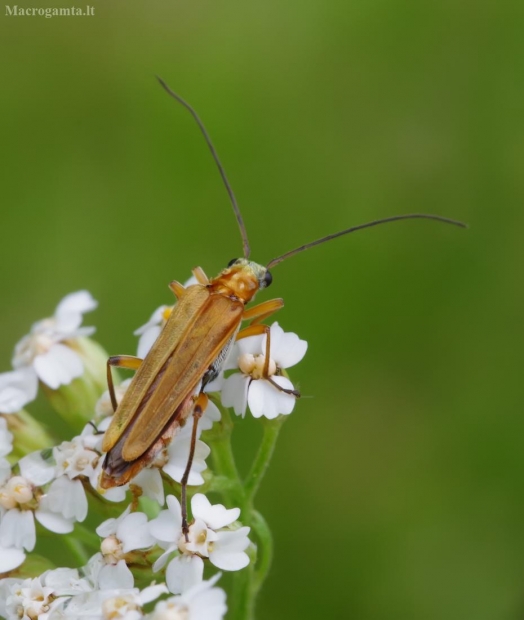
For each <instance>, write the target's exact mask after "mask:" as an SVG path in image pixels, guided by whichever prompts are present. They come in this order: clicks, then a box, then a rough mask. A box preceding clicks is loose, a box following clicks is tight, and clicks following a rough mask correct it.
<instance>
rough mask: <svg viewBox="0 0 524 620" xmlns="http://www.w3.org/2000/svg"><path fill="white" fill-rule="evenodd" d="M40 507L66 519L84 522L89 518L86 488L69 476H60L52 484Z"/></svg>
mask: <svg viewBox="0 0 524 620" xmlns="http://www.w3.org/2000/svg"><path fill="white" fill-rule="evenodd" d="M40 505H41V507H42V509H43V510H45V511H46V512H47V511H51V512H57V513H59V514H61V515H62V516H63V517H65V518H66V519H75V520H76V521H83V520H84V519H85V518H86V516H87V498H86V494H85V491H84V487H83V486H82V483H81V482H80V480H70V479H69V478H68V477H67V476H60V478H57V479H56V480H54V481H53V482H52V483H51V486H50V487H49V490H48V492H47V494H46V495H45V496H44V497H43V498H42V499H41V501H40Z"/></svg>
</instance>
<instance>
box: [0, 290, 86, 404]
mask: <svg viewBox="0 0 524 620" xmlns="http://www.w3.org/2000/svg"><path fill="white" fill-rule="evenodd" d="M96 306H97V302H96V301H95V300H94V299H93V297H92V296H91V294H90V293H88V292H87V291H78V292H77V293H71V294H70V295H67V296H66V297H64V299H62V301H61V302H60V303H59V304H58V306H57V308H56V310H55V313H54V315H53V316H52V317H50V318H48V319H43V320H42V321H38V322H37V323H35V324H34V325H33V326H32V328H31V331H30V333H29V334H28V335H27V336H24V337H23V338H22V339H21V340H20V341H19V342H18V344H17V345H16V346H15V351H14V355H13V360H12V361H13V368H14V369H15V370H14V371H10V372H5V373H2V374H0V412H1V413H15V412H17V411H20V409H22V407H24V406H25V405H26V404H27V403H29V402H31V401H32V400H34V399H35V397H36V393H37V389H38V380H40V381H42V383H44V384H45V385H47V386H48V387H49V388H51V389H53V390H56V389H58V388H59V387H60V386H61V385H67V384H69V383H71V381H73V379H76V378H77V377H80V376H81V375H82V373H83V372H84V364H83V362H82V358H81V356H80V355H79V353H78V352H77V351H76V350H75V348H74V346H72V345H73V344H74V342H75V340H76V339H78V338H81V337H83V336H89V335H91V334H92V333H93V332H94V331H95V328H94V327H81V323H82V317H83V314H84V313H85V312H89V311H90V310H94V309H95V308H96Z"/></svg>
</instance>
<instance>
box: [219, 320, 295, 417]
mask: <svg viewBox="0 0 524 620" xmlns="http://www.w3.org/2000/svg"><path fill="white" fill-rule="evenodd" d="M270 330H271V331H270V335H271V351H270V355H271V358H270V360H269V366H268V374H269V379H270V381H269V380H266V379H264V378H263V376H262V374H263V368H264V364H265V362H266V338H265V336H264V335H261V336H250V337H249V338H244V339H242V340H239V341H238V342H236V343H235V346H234V350H233V352H232V353H231V355H230V356H229V359H228V363H227V368H228V369H231V368H237V369H239V370H240V371H241V372H240V373H235V374H233V375H231V376H230V377H228V378H227V379H225V381H224V385H223V388H222V404H223V405H224V406H225V407H233V408H234V410H235V413H236V414H237V415H241V416H244V415H245V413H246V407H247V405H249V409H250V411H251V413H252V414H253V417H255V418H260V417H261V416H265V417H266V418H268V419H270V420H272V419H274V418H276V417H277V416H278V415H279V414H284V415H288V414H289V413H291V412H292V411H293V407H294V406H295V401H296V398H295V396H293V394H286V393H285V392H282V391H281V390H279V389H278V388H276V387H275V386H274V385H273V384H272V383H271V382H274V383H276V384H278V385H279V386H280V387H281V388H284V389H286V390H293V384H292V383H291V381H290V380H289V379H288V378H287V377H283V376H282V375H280V374H279V373H280V371H281V370H282V369H284V368H290V367H291V366H294V365H295V364H297V363H298V362H300V360H301V359H302V358H303V357H304V355H305V354H306V350H307V342H306V341H305V340H300V338H299V337H298V336H297V335H296V334H294V333H291V332H289V333H286V332H284V330H283V329H282V328H281V327H280V326H279V325H278V323H273V325H271V328H270Z"/></svg>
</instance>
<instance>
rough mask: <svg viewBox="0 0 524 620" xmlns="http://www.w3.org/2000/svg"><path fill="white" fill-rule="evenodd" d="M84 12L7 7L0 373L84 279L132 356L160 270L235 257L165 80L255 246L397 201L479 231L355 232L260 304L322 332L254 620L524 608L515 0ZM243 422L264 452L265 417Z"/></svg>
mask: <svg viewBox="0 0 524 620" xmlns="http://www.w3.org/2000/svg"><path fill="white" fill-rule="evenodd" d="M90 2H91V4H93V0H90ZM45 5H46V6H68V2H67V0H65V1H64V2H61V3H59V4H56V3H53V2H52V1H51V0H48V1H47V2H46V3H45ZM76 5H77V6H83V5H82V4H80V3H76ZM19 6H25V7H27V6H43V0H42V2H30V0H24V1H23V2H20V3H19ZM94 6H95V16H94V17H84V18H67V17H63V18H55V19H44V18H38V17H32V18H31V17H18V18H15V17H6V16H5V15H4V14H2V17H1V18H0V29H1V33H0V54H1V58H2V63H1V68H0V75H1V83H2V95H1V97H0V131H1V143H2V155H3V156H2V166H1V179H2V181H1V187H2V202H1V220H0V222H1V235H2V243H1V244H0V270H1V279H0V286H1V290H2V304H1V305H0V324H1V330H2V338H1V343H0V354H1V360H2V362H1V368H2V370H7V369H8V367H9V363H10V356H11V351H12V347H13V346H14V344H15V342H16V341H17V340H18V339H19V337H21V336H22V335H23V334H24V333H26V332H27V330H28V327H29V325H30V324H31V323H32V322H33V321H34V320H36V319H39V318H42V317H44V316H48V315H50V314H52V311H53V309H54V307H55V305H56V304H57V302H58V301H59V300H60V299H61V298H62V297H63V296H64V295H65V294H66V293H68V292H71V291H75V290H78V289H80V288H87V289H89V290H90V291H91V292H92V293H93V295H94V296H95V297H96V298H97V299H98V300H99V302H100V307H99V309H98V310H97V311H96V313H95V314H93V315H90V316H89V317H88V320H87V321H86V323H87V324H96V326H97V329H98V332H97V338H98V340H99V341H100V342H101V343H102V344H103V345H104V346H105V347H106V349H107V350H108V351H109V352H110V353H111V354H117V353H134V352H135V346H136V339H135V338H134V337H133V335H132V331H133V330H134V329H135V328H136V327H138V326H139V325H141V324H142V323H144V322H145V320H146V319H147V318H148V317H149V315H150V313H151V312H152V311H153V309H154V308H156V307H157V306H158V305H160V304H162V303H170V302H171V300H172V295H171V293H170V291H169V290H168V289H167V284H168V282H170V281H171V280H172V279H174V278H177V279H179V280H184V279H185V278H186V277H188V275H189V271H190V269H191V268H192V267H193V266H195V265H201V266H202V267H203V268H204V269H205V271H206V272H208V273H209V274H215V273H217V272H218V271H219V270H220V269H221V268H222V267H223V266H224V265H225V263H227V261H228V260H229V259H231V258H233V257H235V256H238V255H239V254H240V253H241V244H240V239H239V234H238V231H237V229H236V225H235V221H234V218H233V216H232V213H231V209H230V207H229V204H228V201H227V197H226V194H225V191H224V189H223V187H222V186H221V183H220V179H219V176H218V174H217V171H216V170H215V168H214V164H213V162H212V160H211V158H210V156H209V153H208V152H207V150H206V147H205V145H204V143H203V141H202V138H201V136H200V135H199V134H198V131H197V129H196V128H195V126H194V124H193V122H192V120H191V119H190V117H189V115H188V114H187V113H186V112H185V111H184V110H183V109H182V108H180V107H178V106H177V105H176V104H175V103H174V102H173V101H171V100H170V99H169V98H168V97H167V96H166V95H165V94H164V93H163V92H162V90H161V89H160V87H159V86H158V85H157V84H156V82H155V80H154V75H155V74H159V75H161V76H162V77H163V78H164V79H165V80H167V81H168V83H169V84H170V85H171V86H172V87H173V88H174V89H176V90H177V91H178V92H179V93H180V94H182V95H183V96H184V97H186V98H187V99H188V100H189V101H190V102H191V103H192V104H193V105H194V106H195V107H196V109H197V110H198V111H199V113H200V115H201V116H202V118H203V119H204V121H205V123H206V125H207V126H208V129H209V131H210V133H211V135H212V137H213V139H214V141H215V144H216V146H217V149H218V151H219V153H220V155H221V157H222V160H223V163H224V165H225V167H226V170H227V171H228V174H229V177H230V180H231V182H232V185H233V187H234V189H235V192H236V194H237V197H238V200H239V202H240V204H241V206H242V209H243V214H244V218H245V220H246V223H247V226H248V231H249V235H250V239H251V243H252V247H253V258H254V259H255V260H259V261H261V262H267V261H268V260H269V259H271V258H272V257H274V256H277V255H279V254H280V253H282V252H284V251H286V250H288V249H290V248H293V247H295V246H297V245H300V244H302V243H304V242H306V241H308V240H311V239H314V238H316V237H318V236H321V235H324V234H328V233H331V232H334V231H337V230H339V229H342V228H345V227H347V226H350V225H352V224H359V223H362V222H365V221H367V220H370V219H374V218H377V217H384V216H389V215H393V214H397V213H409V212H416V211H423V212H429V213H438V214H442V215H447V216H450V217H455V218H457V219H463V220H465V221H467V222H469V223H470V226H471V227H470V230H468V231H462V230H459V229H455V228H452V227H446V226H444V225H440V224H437V223H433V222H404V223H398V224H392V225H390V226H384V227H381V228H377V229H374V230H369V231H364V232H360V233H358V234H355V235H353V236H351V237H349V238H345V239H340V240H338V241H336V242H333V243H332V244H328V245H326V246H324V247H321V248H316V249H314V250H312V251H311V252H308V253H306V254H302V255H301V256H297V257H295V258H293V259H292V260H290V261H289V262H288V263H283V264H282V265H279V266H278V267H276V268H275V270H274V272H273V276H274V284H273V286H272V287H271V289H270V291H268V292H267V293H265V294H264V295H260V296H259V298H258V300H259V301H261V300H263V299H268V298H269V297H270V296H282V297H284V298H285V301H286V307H285V309H284V310H283V311H282V312H281V313H279V316H278V321H279V322H280V324H281V325H282V326H283V327H284V328H286V329H288V330H291V331H295V332H297V333H298V334H299V335H300V336H301V337H302V338H305V339H307V340H308V341H309V344H310V348H309V351H308V354H307V356H306V358H305V360H304V362H303V363H301V364H300V365H299V366H298V367H297V368H296V369H294V370H293V372H292V378H293V379H294V380H295V381H297V382H298V383H299V384H300V387H301V390H302V392H303V394H304V396H305V397H304V398H303V399H302V400H301V401H300V402H299V403H298V404H297V406H296V409H295V411H294V413H293V414H292V416H291V417H290V419H289V421H288V422H287V423H286V424H285V426H284V428H283V431H282V435H281V439H280V441H279V445H278V447H277V452H276V455H275V458H274V462H273V464H272V466H271V468H270V471H269V473H268V475H267V479H266V480H265V482H264V484H263V488H262V490H261V493H260V497H259V500H258V507H259V509H260V510H261V511H262V512H263V513H264V515H265V516H266V517H267V519H268V520H269V522H270V524H271V525H272V527H273V531H274V534H275V562H274V567H273V570H272V572H271V575H270V578H269V580H268V582H267V585H266V587H265V589H264V591H263V595H262V597H261V599H260V604H259V617H260V618H277V619H287V618H302V619H306V618H319V617H321V618H354V619H358V620H386V619H387V620H389V619H397V618H398V619H399V620H400V619H402V620H421V619H424V620H437V619H438V620H441V619H442V618H446V619H448V620H454V619H457V620H459V619H460V620H463V619H464V618H468V619H469V618H475V620H488V619H489V620H493V619H494V618H495V619H497V620H498V619H511V620H513V619H519V618H523V617H524V491H523V485H522V481H523V478H524V454H523V449H522V444H523V436H524V416H523V410H522V396H523V389H522V385H523V381H522V366H523V350H524V342H523V340H524V339H523V335H524V331H523V327H522V317H523V314H524V312H523V311H524V299H523V293H522V289H523V285H522V276H521V272H522V268H523V266H524V255H523V252H522V247H523V243H522V236H523V234H524V233H523V228H524V213H523V207H522V205H523V194H524V192H523V190H524V187H523V185H524V184H523V174H522V167H523V164H524V142H523V138H524V121H523V115H524V80H523V70H524V43H523V41H524V37H523V34H522V33H523V31H524V30H523V28H524V5H523V4H522V2H520V1H518V0H506V1H504V0H502V1H499V2H468V1H466V2H449V1H448V2H438V3H437V2H420V1H416V0H400V1H396V2H392V1H385V0H375V1H369V0H366V1H364V0H352V1H350V2H347V1H344V0H332V1H330V2H323V1H322V0H302V1H301V2H298V1H294V2H279V1H276V0H266V1H265V2H245V1H240V0H228V1H226V2H216V1H211V0H204V1H193V2H178V1H177V2H160V1H158V0H148V1H147V2H145V1H142V2H139V1H138V0H135V1H134V2H131V1H130V0H127V1H126V0H94ZM306 396H307V397H306ZM238 426H239V429H238V432H237V444H238V446H237V448H238V450H239V453H241V456H240V459H241V462H242V463H245V464H247V463H248V459H249V458H250V456H251V455H252V454H253V453H254V451H255V448H256V445H257V439H258V433H257V432H258V430H259V429H258V427H257V423H256V421H254V420H252V419H246V420H245V421H244V422H243V423H241V424H239V425H238ZM58 561H59V559H58Z"/></svg>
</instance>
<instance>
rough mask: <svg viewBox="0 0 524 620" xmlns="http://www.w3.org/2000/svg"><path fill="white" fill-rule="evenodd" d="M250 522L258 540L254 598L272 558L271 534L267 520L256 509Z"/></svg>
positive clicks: (264, 578)
mask: <svg viewBox="0 0 524 620" xmlns="http://www.w3.org/2000/svg"><path fill="white" fill-rule="evenodd" d="M251 522H252V524H253V530H254V531H255V532H256V534H257V538H258V541H259V545H258V550H257V551H258V553H257V556H258V557H257V565H256V567H255V574H254V577H253V598H255V597H256V595H257V594H258V592H259V590H260V588H261V587H262V584H263V583H264V581H265V580H266V577H267V575H268V573H269V569H270V568H271V562H272V560H273V536H272V534H271V530H270V529H269V526H268V524H267V521H266V520H265V519H264V517H263V516H262V515H261V514H260V513H259V512H258V511H257V510H253V513H252V521H251Z"/></svg>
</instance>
